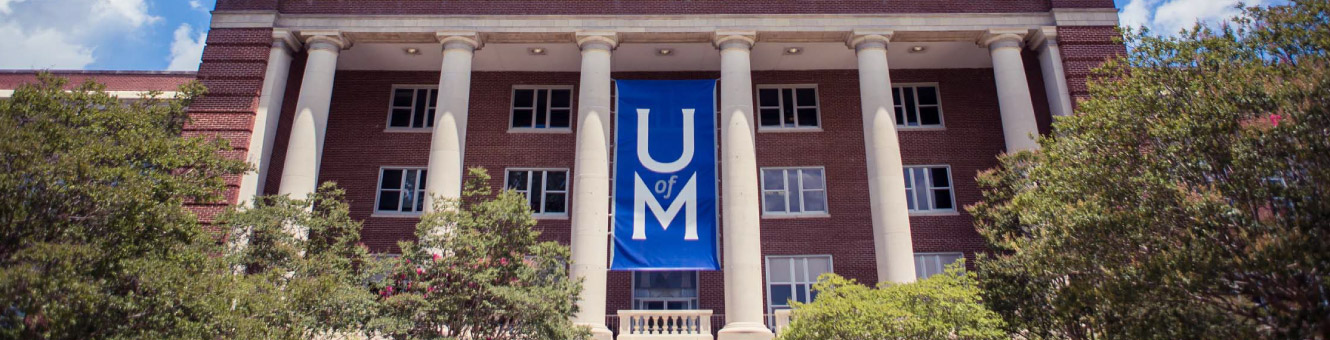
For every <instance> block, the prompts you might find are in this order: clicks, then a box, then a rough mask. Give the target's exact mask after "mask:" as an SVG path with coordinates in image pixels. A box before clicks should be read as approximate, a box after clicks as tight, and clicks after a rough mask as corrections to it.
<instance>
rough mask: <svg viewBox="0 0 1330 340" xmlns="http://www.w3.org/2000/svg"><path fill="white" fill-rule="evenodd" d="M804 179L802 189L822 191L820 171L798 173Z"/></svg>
mask: <svg viewBox="0 0 1330 340" xmlns="http://www.w3.org/2000/svg"><path fill="white" fill-rule="evenodd" d="M800 172H801V174H800V175H801V176H803V178H804V189H822V169H805V170H804V171H800Z"/></svg>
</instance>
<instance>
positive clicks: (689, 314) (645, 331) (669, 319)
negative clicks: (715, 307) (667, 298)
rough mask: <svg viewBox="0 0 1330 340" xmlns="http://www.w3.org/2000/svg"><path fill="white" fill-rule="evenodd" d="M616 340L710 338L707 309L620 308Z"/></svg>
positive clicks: (708, 339) (702, 339)
mask: <svg viewBox="0 0 1330 340" xmlns="http://www.w3.org/2000/svg"><path fill="white" fill-rule="evenodd" d="M618 321H619V336H618V338H617V339H619V340H633V339H662V340H663V339H688V340H711V339H712V337H711V336H712V332H711V311H710V310H621V311H619V320H618Z"/></svg>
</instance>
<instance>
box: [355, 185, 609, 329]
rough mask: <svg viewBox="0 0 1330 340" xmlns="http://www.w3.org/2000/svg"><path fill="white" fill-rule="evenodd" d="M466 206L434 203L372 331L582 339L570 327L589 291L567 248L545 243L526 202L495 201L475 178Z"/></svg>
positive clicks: (393, 273) (386, 284) (392, 277)
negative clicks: (576, 276) (573, 276)
mask: <svg viewBox="0 0 1330 340" xmlns="http://www.w3.org/2000/svg"><path fill="white" fill-rule="evenodd" d="M468 178H469V180H468V181H467V184H466V190H465V192H464V193H463V196H464V197H463V198H462V199H461V200H443V199H440V200H436V204H435V205H434V209H433V211H434V212H432V213H428V214H426V215H425V216H424V217H423V218H422V220H421V222H420V224H419V225H417V227H416V237H417V239H418V240H419V243H414V242H402V243H400V247H401V249H402V255H401V257H398V258H396V259H394V261H393V263H392V264H391V268H390V270H389V272H388V274H387V275H386V279H385V280H382V281H379V282H378V283H376V285H375V288H376V289H377V290H378V292H379V294H380V296H381V297H382V303H383V306H382V308H383V310H384V311H383V313H381V314H380V315H379V316H378V317H376V318H375V319H374V321H373V322H372V323H371V327H370V329H371V330H372V331H375V332H379V333H380V334H385V335H390V336H393V337H400V338H405V337H410V338H443V337H448V338H459V339H486V340H498V339H550V340H554V339H580V338H585V337H587V336H588V335H589V334H590V333H589V332H588V331H587V330H586V329H584V328H581V327H576V326H574V325H573V324H572V322H571V319H570V318H571V317H572V316H573V314H574V313H575V312H576V311H577V307H576V301H577V298H578V294H580V292H581V291H582V285H581V282H580V281H574V280H570V279H569V278H568V271H567V264H568V263H567V262H568V257H569V251H568V247H566V246H562V245H559V244H558V243H555V242H539V241H538V237H539V235H540V233H539V232H538V231H536V230H534V229H533V227H534V226H535V224H536V222H535V220H534V219H533V218H532V217H531V210H530V207H529V205H528V204H527V200H526V198H525V196H523V195H522V194H520V193H517V192H514V191H511V190H508V191H504V192H502V193H499V194H498V195H497V196H492V195H491V193H490V189H489V179H490V177H489V175H488V174H487V173H486V172H485V170H484V169H478V168H473V169H471V170H470V171H469V174H468Z"/></svg>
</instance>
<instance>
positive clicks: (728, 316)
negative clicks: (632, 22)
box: [715, 31, 773, 340]
mask: <svg viewBox="0 0 1330 340" xmlns="http://www.w3.org/2000/svg"><path fill="white" fill-rule="evenodd" d="M756 36H757V34H756V32H751V31H748V32H716V40H715V43H716V46H717V47H718V48H720V86H721V90H720V101H721V107H720V110H721V111H720V114H721V116H720V125H721V130H720V138H721V144H720V156H721V161H720V162H721V165H720V166H721V201H722V204H723V205H722V208H721V212H722V216H721V220H722V226H721V227H722V228H724V235H723V236H724V240H725V241H724V245H723V247H724V250H725V252H724V257H725V263H724V270H725V327H724V328H722V329H721V330H720V339H719V340H750V339H752V340H767V339H771V338H772V337H773V335H772V334H771V331H770V330H768V329H767V326H766V318H765V317H764V316H763V312H764V310H763V303H762V292H764V291H766V290H765V289H763V288H762V278H763V277H765V275H762V237H761V228H760V227H759V225H758V222H759V218H760V216H759V213H760V211H759V210H758V204H759V203H758V202H759V201H760V197H759V195H760V191H758V183H757V152H756V150H757V148H756V145H755V142H754V140H753V138H754V136H753V134H754V133H755V130H754V128H755V127H756V125H755V124H753V79H752V67H751V65H750V62H751V61H750V54H751V50H752V48H753V42H754V38H755V37H756Z"/></svg>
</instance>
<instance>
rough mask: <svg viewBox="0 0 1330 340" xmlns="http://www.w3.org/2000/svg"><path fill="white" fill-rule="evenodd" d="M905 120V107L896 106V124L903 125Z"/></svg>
mask: <svg viewBox="0 0 1330 340" xmlns="http://www.w3.org/2000/svg"><path fill="white" fill-rule="evenodd" d="M903 122H905V109H902V108H899V107H898V108H896V125H901V123H903Z"/></svg>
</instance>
